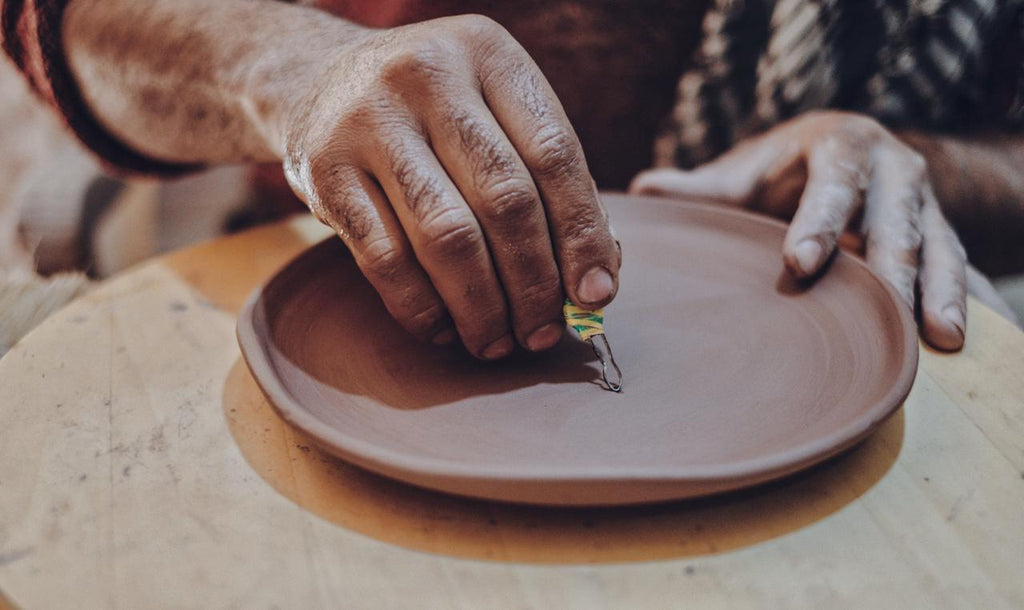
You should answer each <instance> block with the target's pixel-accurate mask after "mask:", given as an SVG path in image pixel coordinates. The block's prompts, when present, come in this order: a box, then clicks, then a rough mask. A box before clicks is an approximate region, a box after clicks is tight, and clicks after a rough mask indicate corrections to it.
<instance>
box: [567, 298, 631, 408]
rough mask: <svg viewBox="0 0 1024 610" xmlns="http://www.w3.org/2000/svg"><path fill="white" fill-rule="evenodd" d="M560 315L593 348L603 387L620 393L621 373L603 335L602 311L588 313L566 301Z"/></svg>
mask: <svg viewBox="0 0 1024 610" xmlns="http://www.w3.org/2000/svg"><path fill="white" fill-rule="evenodd" d="M562 313H563V314H564V315H565V323H566V324H568V325H569V328H571V329H573V330H574V331H576V334H578V335H579V336H580V339H583V340H584V341H586V342H587V343H589V344H590V346H591V347H592V348H594V353H595V354H597V358H598V359H599V360H600V361H601V375H602V376H603V377H604V384H605V387H606V388H607V389H609V390H611V391H612V392H621V391H622V371H621V370H620V369H619V365H618V364H615V356H614V355H612V347H611V345H609V344H608V337H606V336H605V334H604V309H598V310H595V311H589V310H586V309H583V308H582V307H578V306H576V305H573V304H572V301H570V300H569V299H566V300H565V305H563V306H562ZM609 374H610V375H609Z"/></svg>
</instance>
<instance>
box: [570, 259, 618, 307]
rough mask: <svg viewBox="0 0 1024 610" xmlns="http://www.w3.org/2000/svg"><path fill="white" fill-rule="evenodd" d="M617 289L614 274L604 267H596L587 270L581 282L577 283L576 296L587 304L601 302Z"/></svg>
mask: <svg viewBox="0 0 1024 610" xmlns="http://www.w3.org/2000/svg"><path fill="white" fill-rule="evenodd" d="M613 290H615V281H614V280H612V275H611V274H610V273H608V270H607V269H605V268H604V267H594V268H593V269H591V270H590V271H587V273H586V275H584V276H583V279H582V280H580V283H579V284H577V285H576V296H578V297H579V298H580V300H581V301H583V303H580V305H586V304H588V303H600V302H601V301H603V300H605V299H607V298H608V297H610V296H611V295H612V291H613Z"/></svg>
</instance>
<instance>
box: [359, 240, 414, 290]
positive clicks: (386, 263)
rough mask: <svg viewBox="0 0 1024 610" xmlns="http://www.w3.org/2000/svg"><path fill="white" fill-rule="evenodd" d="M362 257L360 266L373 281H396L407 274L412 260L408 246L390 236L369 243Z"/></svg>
mask: <svg viewBox="0 0 1024 610" xmlns="http://www.w3.org/2000/svg"><path fill="white" fill-rule="evenodd" d="M360 258H361V264H360V268H361V269H362V270H363V273H364V275H366V276H367V279H369V280H370V282H371V283H377V282H386V283H388V282H393V281H395V280H396V279H398V278H400V277H402V276H403V275H405V273H406V271H407V270H408V269H409V266H410V262H411V256H410V254H409V253H408V252H407V251H406V248H404V247H402V246H400V245H398V244H397V243H395V242H394V241H392V240H390V239H388V238H380V239H377V240H375V241H373V242H371V243H369V244H367V245H366V246H365V247H364V249H363V252H362V255H361V257H360Z"/></svg>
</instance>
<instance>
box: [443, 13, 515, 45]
mask: <svg viewBox="0 0 1024 610" xmlns="http://www.w3.org/2000/svg"><path fill="white" fill-rule="evenodd" d="M449 21H450V23H451V25H452V27H453V28H454V29H455V30H456V31H458V32H460V33H461V34H462V35H464V36H466V37H469V38H471V39H475V40H484V41H490V40H493V39H495V38H501V37H504V36H507V35H508V31H507V30H506V29H505V28H504V27H503V26H502V25H501V24H500V23H498V22H497V21H495V20H494V19H491V18H490V17H487V16H485V15H480V14H476V13H470V14H466V15H458V16H455V17H452V18H451V19H450V20H449Z"/></svg>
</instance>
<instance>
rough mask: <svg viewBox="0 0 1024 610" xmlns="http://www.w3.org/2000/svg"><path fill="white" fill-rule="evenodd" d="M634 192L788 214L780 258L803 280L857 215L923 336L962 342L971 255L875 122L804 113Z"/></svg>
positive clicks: (905, 154)
mask: <svg viewBox="0 0 1024 610" xmlns="http://www.w3.org/2000/svg"><path fill="white" fill-rule="evenodd" d="M629 190H630V192H631V193H638V194H654V195H666V196H671V197H678V198H685V199H697V200H705V201H707V200H710V201H715V202H719V203H723V204H727V205H734V206H744V207H748V208H753V209H756V210H759V211H763V212H766V213H769V214H773V215H776V216H781V217H785V218H789V217H791V218H792V223H791V224H790V227H789V231H788V232H787V234H786V239H785V242H784V243H783V248H782V255H783V260H784V261H785V264H786V267H787V268H789V270H790V271H791V272H792V273H793V274H794V275H796V276H797V277H809V276H813V275H814V274H816V273H818V272H819V271H820V270H821V268H822V266H823V265H824V264H825V262H826V261H827V260H828V258H829V256H830V255H831V254H832V252H833V250H835V248H836V242H837V241H838V239H839V237H840V235H841V234H842V233H843V231H844V230H846V229H847V227H848V225H851V221H852V220H853V219H855V218H859V219H860V221H859V223H856V226H855V228H856V229H857V232H858V233H859V234H860V235H861V236H862V237H863V238H864V242H865V254H866V258H867V262H868V265H869V266H870V267H871V268H872V269H873V270H874V271H875V272H876V273H878V274H879V275H880V276H882V277H883V278H885V279H886V280H888V281H889V282H890V283H891V284H892V285H893V286H894V287H895V288H896V290H897V291H898V292H899V293H900V295H901V296H902V297H903V300H904V301H905V302H906V304H907V306H908V307H910V308H911V310H913V308H914V301H915V294H919V295H920V299H921V303H920V317H921V321H920V324H921V334H922V335H923V336H924V339H925V340H926V341H927V342H928V343H930V344H931V345H933V346H935V347H937V348H939V349H944V350H958V349H960V348H961V347H962V346H963V343H964V329H965V327H966V322H965V319H966V310H967V257H966V253H965V251H964V249H963V246H961V245H960V241H959V239H958V238H957V236H956V233H954V231H953V229H952V227H950V225H949V223H948V222H947V221H946V218H945V217H944V216H943V215H942V211H941V210H940V208H939V203H938V201H937V200H936V198H935V193H934V192H933V190H932V186H931V183H930V181H929V178H928V172H927V166H926V164H925V160H924V158H923V157H922V156H921V155H920V154H918V153H917V152H916V151H914V150H913V149H911V148H910V147H908V146H907V145H905V144H904V143H903V142H901V141H900V140H899V139H898V138H897V137H896V136H895V135H893V134H892V133H890V132H889V131H888V130H886V129H885V128H884V127H882V126H881V125H880V124H878V123H877V122H876V121H874V120H873V119H871V118H868V117H866V116H862V115H857V114H851V113H846V112H830V111H822V112H811V113H807V114H804V115H801V116H800V117H797V118H796V119H793V120H791V121H789V122H787V123H783V124H781V125H779V126H777V127H775V128H774V129H772V130H770V131H768V132H766V133H764V134H762V135H760V136H757V137H755V138H752V139H750V140H746V141H744V142H742V143H740V144H739V145H738V146H736V147H735V148H733V149H732V150H730V151H728V152H726V153H725V154H724V155H722V156H721V157H719V158H718V159H716V160H715V161H713V162H711V163H708V164H706V165H703V166H700V167H698V168H696V169H694V170H692V171H683V170H678V169H654V170H649V171H646V172H643V173H641V174H639V175H638V176H637V177H636V178H635V179H634V180H633V183H632V184H631V185H630V188H629ZM915 289H916V291H915Z"/></svg>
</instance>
